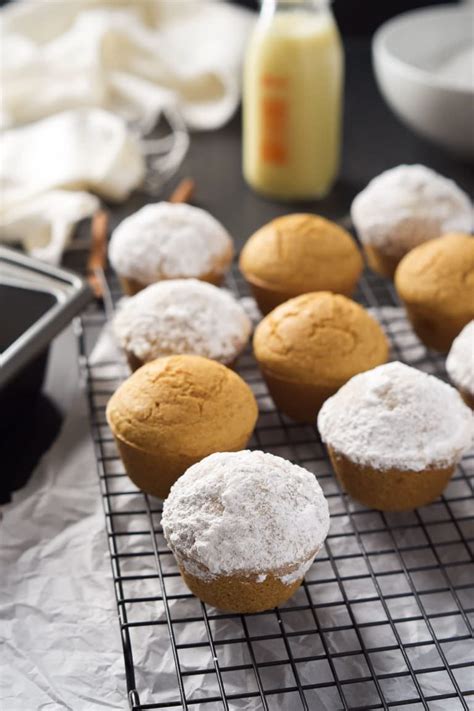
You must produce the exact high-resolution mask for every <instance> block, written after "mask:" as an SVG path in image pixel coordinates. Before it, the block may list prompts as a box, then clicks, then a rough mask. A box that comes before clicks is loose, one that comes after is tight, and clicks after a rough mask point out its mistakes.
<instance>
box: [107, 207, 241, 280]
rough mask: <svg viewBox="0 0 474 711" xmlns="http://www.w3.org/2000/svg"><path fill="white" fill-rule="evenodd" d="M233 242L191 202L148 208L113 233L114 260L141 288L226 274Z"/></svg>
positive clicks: (124, 273) (110, 253) (218, 224)
mask: <svg viewBox="0 0 474 711" xmlns="http://www.w3.org/2000/svg"><path fill="white" fill-rule="evenodd" d="M232 254H233V247H232V239H231V237H230V235H229V234H228V232H227V230H226V229H225V228H224V227H223V226H222V225H221V224H220V222H218V221H217V220H216V219H215V218H214V217H212V215H210V214H209V213H208V212H206V211H205V210H201V209H200V208H198V207H193V206H191V205H186V204H172V203H169V202H158V203H155V204H152V205H145V207H142V208H141V210H138V212H135V213H134V214H133V215H130V217H127V218H126V219H125V220H123V222H121V223H120V225H119V226H118V227H117V228H116V229H115V230H114V232H113V234H112V239H111V240H110V244H109V258H110V262H111V264H112V266H113V267H114V269H115V270H116V271H117V272H118V273H119V274H120V275H121V276H124V277H127V278H129V279H136V280H137V281H139V282H141V283H142V284H152V283H153V282H155V281H159V280H160V279H173V278H175V277H200V276H204V275H206V274H208V273H209V272H211V271H216V272H217V273H224V271H226V269H227V266H228V264H229V262H230V260H231V258H232Z"/></svg>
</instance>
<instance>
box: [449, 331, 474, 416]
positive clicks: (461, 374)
mask: <svg viewBox="0 0 474 711" xmlns="http://www.w3.org/2000/svg"><path fill="white" fill-rule="evenodd" d="M446 370H447V371H448V375H449V377H450V378H451V382H452V383H453V384H454V385H455V386H456V387H457V389H458V390H459V392H460V393H461V396H462V399H463V400H464V402H465V403H466V404H467V405H469V407H471V408H472V409H473V410H474V321H470V322H469V323H468V324H467V326H465V327H464V328H463V330H462V331H461V333H460V334H459V336H457V337H456V338H455V339H454V341H453V345H452V346H451V349H450V351H449V354H448V357H447V359H446Z"/></svg>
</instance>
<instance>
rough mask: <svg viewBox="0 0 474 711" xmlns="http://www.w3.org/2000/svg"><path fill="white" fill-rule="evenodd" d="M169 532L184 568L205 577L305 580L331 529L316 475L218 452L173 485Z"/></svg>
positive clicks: (253, 455) (263, 457)
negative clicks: (304, 577)
mask: <svg viewBox="0 0 474 711" xmlns="http://www.w3.org/2000/svg"><path fill="white" fill-rule="evenodd" d="M161 523H162V525H163V533H164V535H165V538H166V540H167V542H168V545H169V546H170V548H171V550H172V551H173V553H174V554H175V556H176V557H177V559H178V562H179V563H180V564H182V565H184V567H185V568H186V569H187V570H188V571H189V572H190V573H191V574H194V575H197V576H199V577H203V578H212V577H214V576H218V575H229V574H243V575H257V576H260V580H261V581H263V580H264V579H265V577H266V575H267V574H268V573H272V574H273V575H276V576H277V577H281V579H282V581H283V582H285V583H286V584H288V585H289V584H290V583H291V582H293V581H294V580H297V579H298V578H299V577H301V576H302V575H304V573H305V572H306V570H307V569H308V568H309V567H310V565H311V563H312V562H313V558H314V556H315V555H316V553H317V552H318V550H319V549H320V548H321V546H322V544H323V542H324V540H325V538H326V536H327V533H328V529H329V511H328V505H327V501H326V499H325V497H324V494H323V492H322V490H321V487H320V486H319V484H318V482H317V481H316V478H315V476H314V474H311V473H310V472H308V471H307V470H306V469H303V468H302V467H299V466H297V465H296V464H292V463H291V462H289V461H287V460H286V459H282V458H281V457H276V456H274V455H273V454H267V453H265V452H259V451H256V452H250V451H248V450H246V451H242V452H223V453H218V454H211V455H210V456H209V457H206V458H205V459H203V460H202V461H201V462H198V464H194V465H193V466H192V467H190V468H189V469H188V470H187V471H186V472H185V473H184V474H183V476H181V477H180V478H179V479H178V480H177V482H176V483H175V484H174V485H173V486H172V488H171V492H170V494H169V496H168V498H167V499H166V501H165V503H164V506H163V517H162V521H161Z"/></svg>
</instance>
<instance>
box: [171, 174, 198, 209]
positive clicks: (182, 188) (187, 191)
mask: <svg viewBox="0 0 474 711" xmlns="http://www.w3.org/2000/svg"><path fill="white" fill-rule="evenodd" d="M195 188H196V183H195V182H194V180H193V179H192V178H184V179H183V180H182V181H181V182H180V183H178V185H177V186H176V188H175V189H174V190H173V192H172V193H171V195H170V197H169V198H168V202H174V203H179V202H189V201H190V200H191V198H192V196H193V194H194V190H195Z"/></svg>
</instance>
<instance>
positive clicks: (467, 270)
mask: <svg viewBox="0 0 474 711" xmlns="http://www.w3.org/2000/svg"><path fill="white" fill-rule="evenodd" d="M395 286H396V288H397V291H398V292H399V294H400V296H401V297H402V299H403V300H404V301H408V302H410V303H414V304H417V303H419V304H430V305H433V306H437V307H440V308H441V309H442V310H445V311H447V312H449V313H450V314H457V313H462V314H464V313H466V312H468V311H469V310H470V311H471V312H472V317H473V318H474V237H471V236H470V235H466V234H455V233H453V234H448V235H444V236H443V237H440V238H439V239H434V240H430V241H429V242H426V243H425V244H421V245H419V246H418V247H416V248H415V249H413V250H412V251H411V252H409V253H408V254H407V255H406V256H405V257H404V258H403V259H402V261H401V262H400V264H399V265H398V267H397V271H396V273H395Z"/></svg>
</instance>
